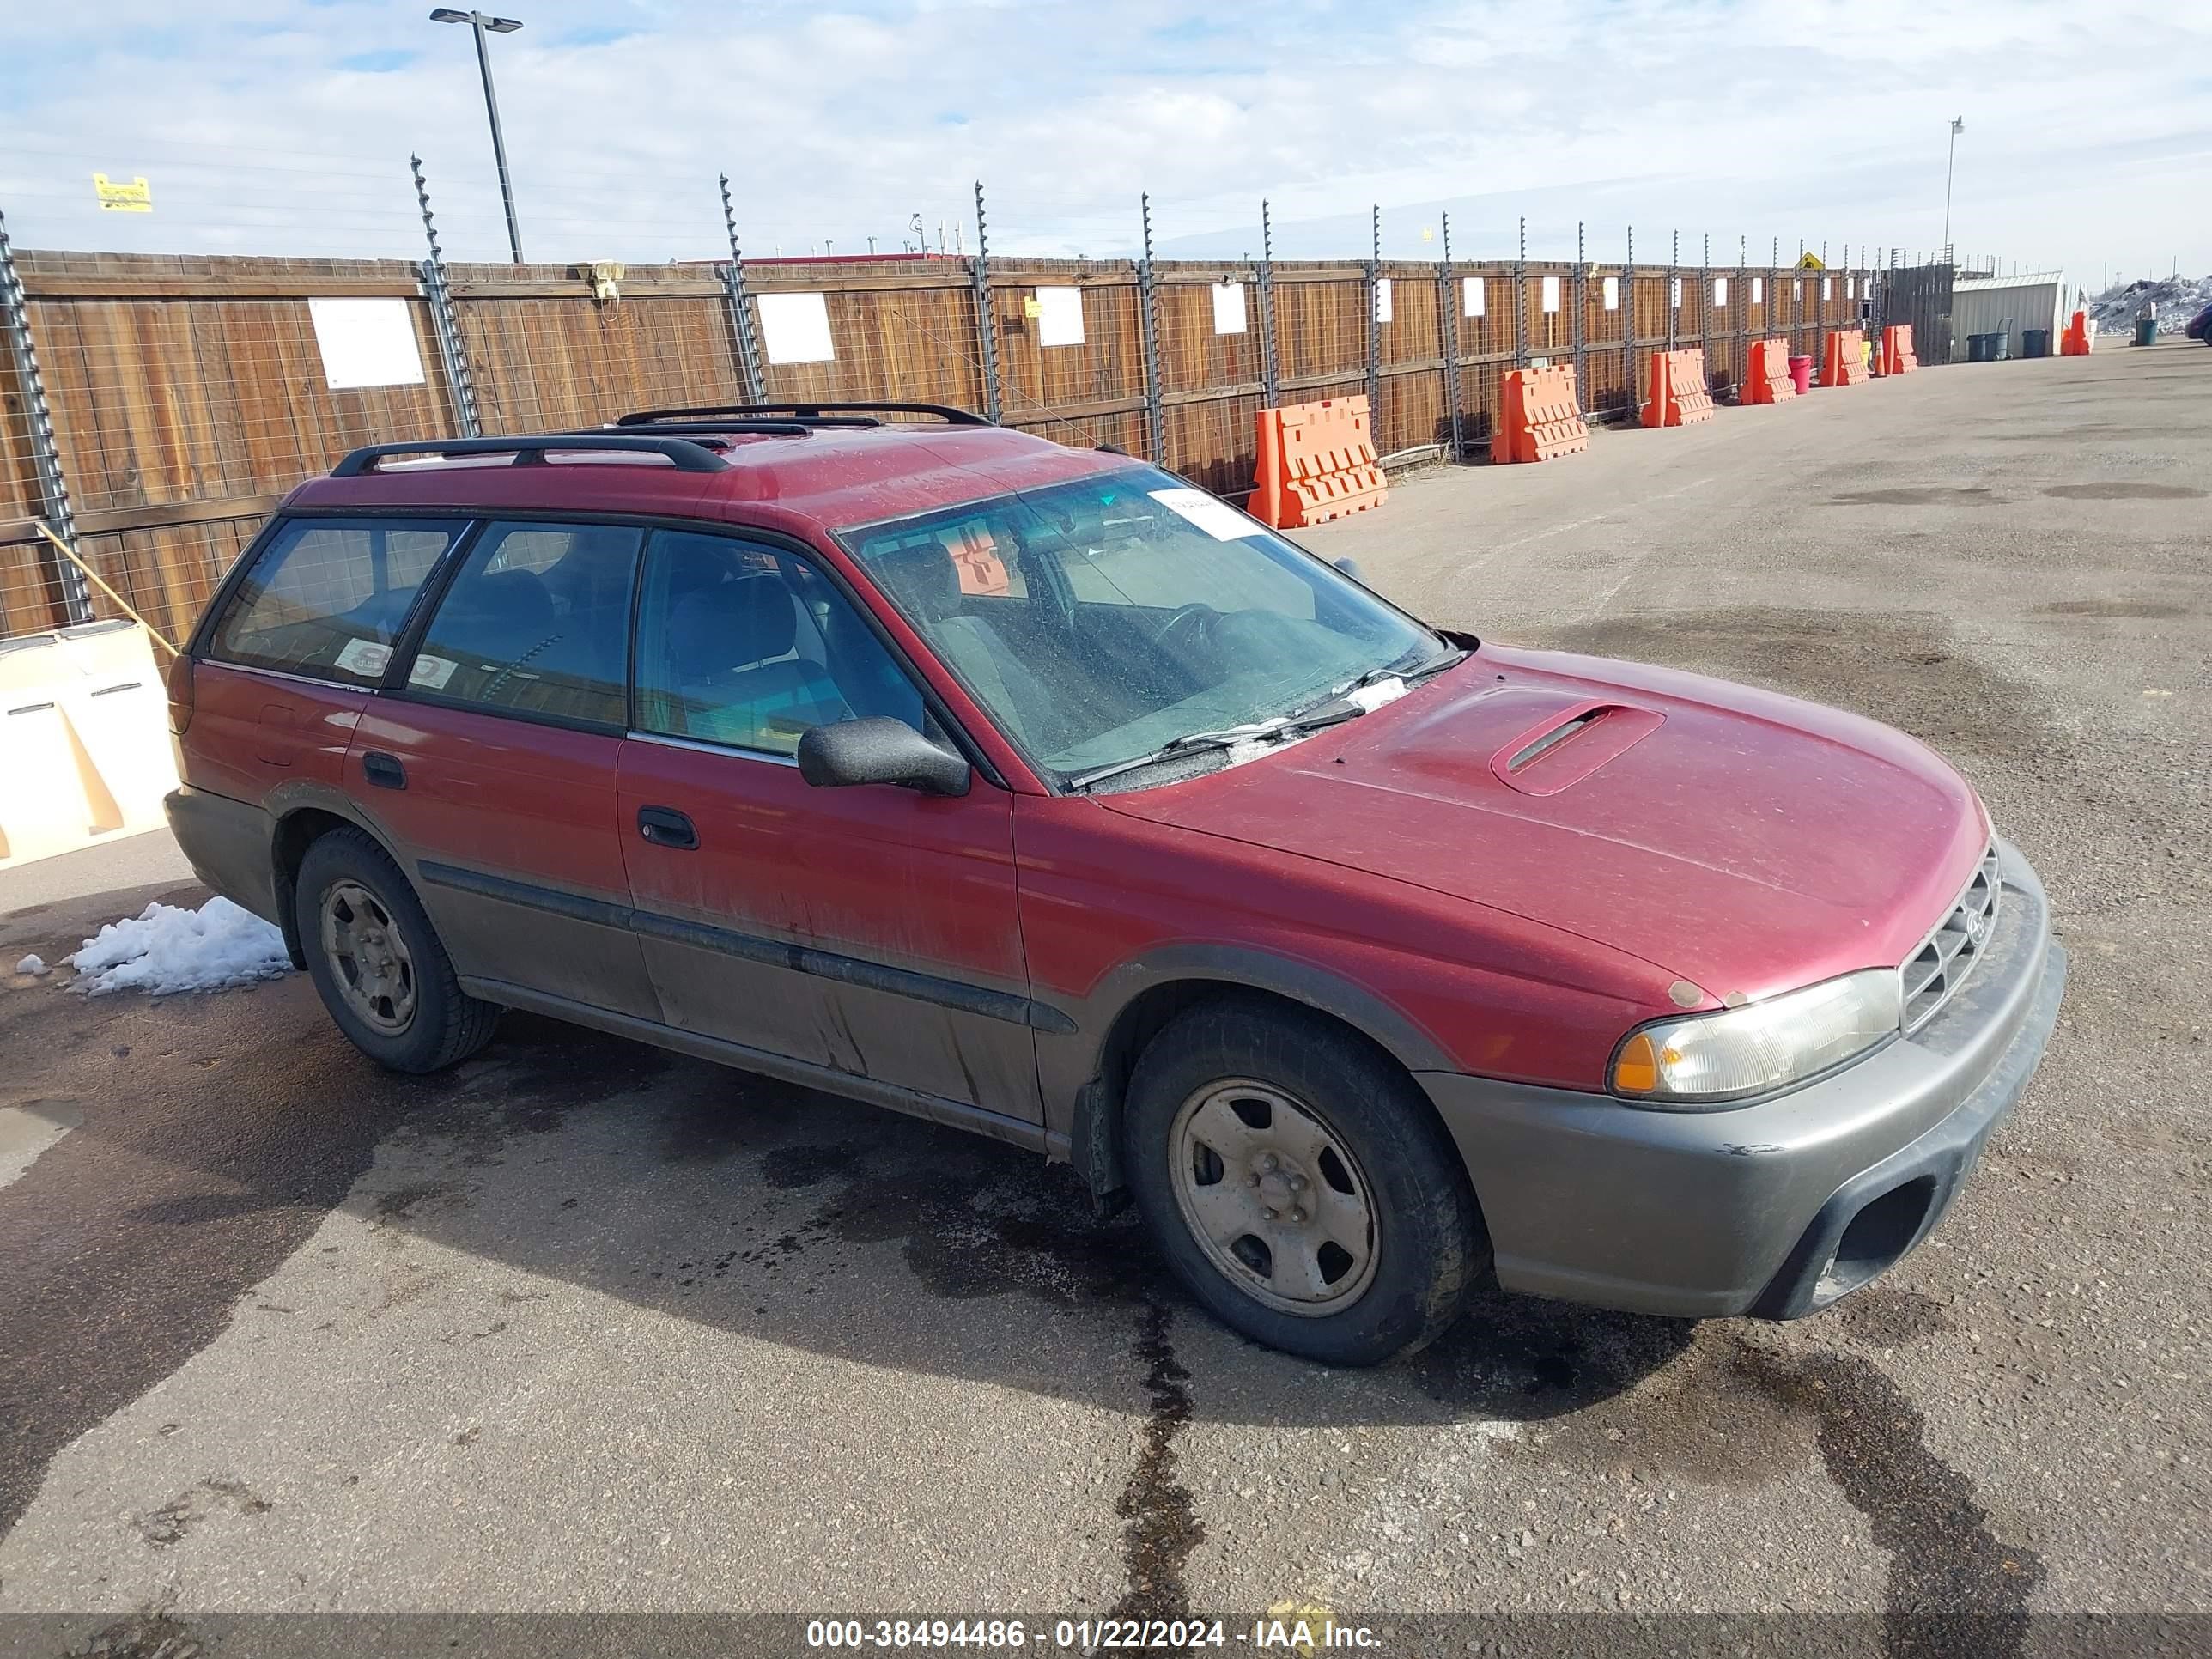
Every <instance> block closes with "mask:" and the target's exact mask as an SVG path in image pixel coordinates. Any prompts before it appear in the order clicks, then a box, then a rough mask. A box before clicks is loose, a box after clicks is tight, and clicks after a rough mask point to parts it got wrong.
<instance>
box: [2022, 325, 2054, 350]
mask: <svg viewBox="0 0 2212 1659" xmlns="http://www.w3.org/2000/svg"><path fill="white" fill-rule="evenodd" d="M2020 355H2021V356H2023V357H2048V356H2050V355H2051V331H2050V330H2049V329H2047V328H2024V329H2022V330H2021V331H2020Z"/></svg>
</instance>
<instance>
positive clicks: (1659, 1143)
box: [1419, 842, 2066, 1318]
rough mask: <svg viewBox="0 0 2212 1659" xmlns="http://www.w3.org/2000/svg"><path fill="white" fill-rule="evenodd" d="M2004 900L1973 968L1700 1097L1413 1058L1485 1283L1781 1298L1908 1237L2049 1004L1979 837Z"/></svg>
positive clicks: (2033, 926)
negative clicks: (1809, 1074)
mask: <svg viewBox="0 0 2212 1659" xmlns="http://www.w3.org/2000/svg"><path fill="white" fill-rule="evenodd" d="M1998 854H1999V858H2000V866H2001V868H2002V872H2003V879H2004V887H2005V892H2004V902H2003V904H2002V909H2001V912H2000V915H1999V917H1998V921H1997V926H1996V930H1995V933H1994V934H1993V936H1992V938H1991V939H1990V941H1989V943H1988V944H1987V945H1986V946H1985V947H1984V955H1983V957H1982V960H1981V961H1980V962H1979V963H1978V965H1977V967H1976V969H1975V971H1974V973H1973V975H1972V977H1971V978H1970V979H1969V980H1967V981H1966V984H1965V985H1964V986H1962V987H1960V989H1959V991H1958V992H1957V993H1956V994H1954V996H1953V997H1952V998H1951V999H1950V1000H1949V1001H1948V1003H1946V1004H1945V1005H1944V1006H1943V1007H1942V1010H1941V1011H1940V1012H1938V1013H1937V1014H1936V1016H1935V1018H1932V1019H1930V1020H1929V1022H1928V1024H1926V1025H1924V1026H1923V1027H1922V1028H1921V1029H1920V1030H1918V1031H1917V1032H1915V1033H1914V1034H1913V1035H1912V1036H1910V1037H1905V1038H1900V1039H1899V1040H1898V1041H1895V1042H1892V1043H1890V1044H1889V1045H1888V1046H1887V1048H1882V1049H1881V1050H1880V1051H1879V1052H1877V1053H1875V1054H1870V1055H1869V1056H1868V1057H1867V1058H1866V1059H1865V1060H1861V1061H1859V1062H1858V1063H1857V1064H1856V1065H1852V1066H1846V1067H1845V1068H1844V1069H1843V1070H1842V1071H1840V1072H1838V1073H1833V1074H1832V1075H1831V1076H1829V1077H1826V1078H1823V1079H1820V1080H1819V1081H1817V1082H1814V1083H1810V1084H1808V1085H1805V1086H1804V1087H1803V1088H1801V1089H1796V1090H1792V1091H1789V1092H1788V1093H1786V1094H1782V1095H1778V1096H1776V1097H1772V1098H1771V1099H1768V1100H1764V1101H1760V1102H1757V1103H1753V1104H1752V1105H1748V1106H1741V1107H1736V1108H1733V1109H1724V1110H1718V1111H1705V1112H1667V1111H1655V1110H1648V1109H1639V1108H1635V1107H1631V1106H1626V1105H1623V1104H1622V1103H1620V1102H1618V1101H1615V1100H1613V1099H1610V1098H1609V1097H1605V1096H1601V1095H1589V1094H1582V1093H1577V1092H1574V1091H1567V1090H1559V1089H1541V1088H1533V1087H1529V1086H1527V1085H1519V1084H1510V1083H1498V1082H1495V1081H1492V1080H1489V1079H1481V1078H1471V1077H1463V1076H1460V1075H1457V1074H1455V1073H1420V1074H1419V1081H1420V1083H1421V1085H1422V1086H1423V1087H1424V1088H1425V1089H1426V1090H1427V1091H1428V1094H1429V1097H1430V1098H1431V1100H1433V1101H1434V1102H1435V1103H1436V1106H1437V1111H1438V1112H1439V1113H1441V1114H1442V1115H1443V1120H1444V1122H1445V1124H1446V1126H1447V1127H1449V1129H1450V1131H1451V1134H1452V1138H1453V1139H1454V1140H1455V1142H1456V1143H1457V1144H1458V1146H1459V1150H1460V1154H1461V1156H1462V1158H1465V1159H1466V1160H1467V1167H1468V1173H1469V1175H1470V1176H1471V1177H1472V1178H1473V1180H1474V1188H1475V1194H1476V1196H1477V1197H1478V1198H1479V1199H1480V1200H1481V1204H1482V1211H1483V1217H1484V1219H1485V1221H1486V1223H1487V1224H1488V1226H1489V1229H1490V1237H1491V1242H1492V1246H1493V1247H1494V1249H1496V1251H1497V1266H1498V1282H1499V1283H1500V1284H1501V1285H1504V1288H1505V1289H1507V1290H1510V1291H1529V1292H1533V1293H1535V1294H1538V1295H1543V1296H1554V1297H1562V1298H1564V1299H1565V1300H1568V1301H1571V1302H1584V1303H1590V1304H1595V1305H1598V1306H1601V1307H1608V1308H1622V1309H1626V1310H1632V1311H1634V1312H1639V1313H1651V1314H1668V1315H1677V1316H1689V1317H1705V1316H1720V1315H1728V1314H1744V1313H1756V1314H1760V1315H1764V1316H1770V1317H1775V1318H1795V1317H1796V1316H1800V1315H1802V1314H1806V1313H1811V1312H1814V1311H1815V1310H1818V1309H1820V1308H1821V1307H1823V1306H1825V1305H1826V1304H1827V1303H1829V1302H1832V1301H1833V1300H1834V1299H1835V1298H1836V1297H1838V1296H1841V1295H1843V1294H1844V1293H1845V1292H1847V1291H1851V1290H1855V1289H1857V1287H1858V1286H1859V1285H1863V1284H1864V1283H1866V1282H1867V1281H1868V1280H1869V1279H1872V1278H1874V1277H1875V1275H1876V1274H1877V1273H1881V1271H1883V1270H1884V1269H1885V1268H1887V1267H1889V1266H1890V1265H1891V1264H1892V1263H1893V1262H1894V1261H1896V1260H1897V1259H1898V1258H1899V1256H1902V1255H1904V1254H1905V1252H1906V1251H1908V1250H1910V1249H1912V1248H1913V1247H1914V1246H1915V1245H1917V1244H1918V1243H1920V1241H1921V1240H1922V1239H1923V1238H1924V1237H1926V1236H1927V1234H1928V1232H1929V1230H1930V1229H1931V1228H1933V1227H1934V1225H1936V1222H1937V1221H1938V1220H1940V1219H1941V1218H1942V1215H1943V1212H1945V1211H1946V1210H1947V1209H1948V1207H1949V1206H1950V1204H1951V1201H1952V1200H1953V1199H1954V1197H1955V1196H1956V1195H1957V1194H1958V1191H1959V1188H1960V1184H1961V1183H1962V1182H1964V1180H1965V1178H1966V1176H1967V1175H1968V1174H1969V1173H1970V1172H1971V1171H1972V1168H1973V1166H1974V1164H1975V1162H1976V1160H1977V1159H1978V1158H1979V1156H1980V1152H1981V1148H1982V1146H1983V1144H1984V1141H1986V1140H1987V1139H1988V1137H1989V1134H1990V1131H1991V1130H1992V1129H1993V1128H1994V1127H1995V1126H1996V1122H1997V1121H1998V1120H1999V1119H2000V1118H2001V1117H2002V1115H2004V1113H2005V1112H2006V1111H2007V1110H2008V1109H2009V1108H2010V1107H2011V1105H2012V1103H2013V1102H2014V1101H2015V1100H2016V1099H2017V1098H2018V1097H2020V1094H2021V1091H2023V1090H2024V1089H2025V1088H2026V1087H2027V1079H2028V1078H2029V1077H2030V1076H2031V1075H2032V1074H2033V1072H2034V1070H2035V1066H2036V1064H2037V1062H2038V1061H2039V1060H2040V1059H2041V1058H2042V1055H2043V1048H2044V1045H2045V1042H2048V1040H2049V1039H2050V1036H2051V1028H2052V1027H2053V1026H2054V1025H2055V1024H2057V1018H2058V1003H2059V998H2060V995H2061V994H2062V992H2063V988H2064V985H2065V979H2066V955H2065V952H2064V951H2063V950H2062V949H2061V948H2060V947H2059V946H2058V945H2056V944H2055V943H2053V941H2052V940H2051V920H2050V907H2049V904H2048V902H2046V901H2045V897H2044V893H2043V885H2042V884H2041V883H2040V882H2039V881H2038V880H2037V879H2036V877H2035V872H2034V871H2033V870H2032V869H2030V868H2029V867H2028V865H2027V860H2025V859H2023V858H2021V855H2020V853H2019V851H2018V849H2016V848H2013V847H2011V846H2010V845H2008V844H2007V843H2005V842H1999V843H1998Z"/></svg>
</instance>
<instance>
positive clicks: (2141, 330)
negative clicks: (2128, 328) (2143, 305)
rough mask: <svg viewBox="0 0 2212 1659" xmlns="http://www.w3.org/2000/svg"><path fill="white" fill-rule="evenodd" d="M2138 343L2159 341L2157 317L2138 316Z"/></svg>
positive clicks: (2153, 343)
mask: <svg viewBox="0 0 2212 1659" xmlns="http://www.w3.org/2000/svg"><path fill="white" fill-rule="evenodd" d="M2157 343H2158V319H2157V318H2155V317H2138V318H2136V344H2137V345H2156V344H2157Z"/></svg>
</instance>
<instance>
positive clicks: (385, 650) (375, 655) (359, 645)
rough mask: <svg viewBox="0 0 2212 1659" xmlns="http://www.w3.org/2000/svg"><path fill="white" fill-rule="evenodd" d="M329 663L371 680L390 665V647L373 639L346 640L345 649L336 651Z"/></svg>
mask: <svg viewBox="0 0 2212 1659" xmlns="http://www.w3.org/2000/svg"><path fill="white" fill-rule="evenodd" d="M391 665H392V647H390V646H388V645H379V644H378V643H377V642H376V641H374V640H348V641H346V647H345V649H344V650H343V651H341V652H339V653H338V654H337V660H336V661H334V662H333V663H332V664H331V666H332V667H333V668H342V669H343V670H344V671H346V672H347V673H349V674H358V675H360V676H361V678H363V679H365V680H373V679H375V678H377V677H378V676H380V675H381V674H382V673H383V672H384V671H385V670H386V668H388V667H390V666H391Z"/></svg>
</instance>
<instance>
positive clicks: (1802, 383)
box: [1790, 357, 1813, 398]
mask: <svg viewBox="0 0 2212 1659" xmlns="http://www.w3.org/2000/svg"><path fill="white" fill-rule="evenodd" d="M1790 380H1791V381H1792V382H1793V383H1794V384H1795V385H1796V387H1797V395H1798V396H1799V397H1801V398H1802V397H1803V396H1804V395H1805V394H1806V393H1807V392H1810V391H1812V389H1813V360H1812V359H1811V358H1810V357H1792V358H1791V359H1790Z"/></svg>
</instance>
